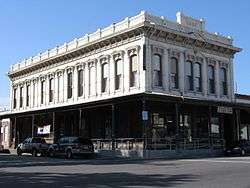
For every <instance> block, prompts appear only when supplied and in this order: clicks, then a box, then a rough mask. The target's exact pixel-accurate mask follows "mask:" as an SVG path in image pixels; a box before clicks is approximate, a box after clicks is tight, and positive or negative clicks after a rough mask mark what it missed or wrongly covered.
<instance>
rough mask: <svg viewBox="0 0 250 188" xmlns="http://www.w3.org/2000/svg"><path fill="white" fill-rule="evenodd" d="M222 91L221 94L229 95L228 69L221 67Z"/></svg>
mask: <svg viewBox="0 0 250 188" xmlns="http://www.w3.org/2000/svg"><path fill="white" fill-rule="evenodd" d="M220 88H221V89H220V91H221V95H227V70H226V69H225V68H220Z"/></svg>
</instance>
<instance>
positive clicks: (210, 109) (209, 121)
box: [207, 106, 212, 148]
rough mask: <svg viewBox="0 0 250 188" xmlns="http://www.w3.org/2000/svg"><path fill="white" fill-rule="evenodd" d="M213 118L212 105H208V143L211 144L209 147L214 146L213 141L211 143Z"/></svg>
mask: <svg viewBox="0 0 250 188" xmlns="http://www.w3.org/2000/svg"><path fill="white" fill-rule="evenodd" d="M211 119H212V107H211V106H209V107H208V124H207V128H208V145H209V148H211V147H212V143H211Z"/></svg>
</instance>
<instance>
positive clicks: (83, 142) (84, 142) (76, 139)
mask: <svg viewBox="0 0 250 188" xmlns="http://www.w3.org/2000/svg"><path fill="white" fill-rule="evenodd" d="M72 143H79V144H87V145H91V144H92V142H91V140H90V139H85V138H75V139H74V140H73V142H72Z"/></svg>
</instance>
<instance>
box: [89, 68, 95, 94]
mask: <svg viewBox="0 0 250 188" xmlns="http://www.w3.org/2000/svg"><path fill="white" fill-rule="evenodd" d="M95 84H96V76H95V66H91V67H90V69H89V94H90V95H95Z"/></svg>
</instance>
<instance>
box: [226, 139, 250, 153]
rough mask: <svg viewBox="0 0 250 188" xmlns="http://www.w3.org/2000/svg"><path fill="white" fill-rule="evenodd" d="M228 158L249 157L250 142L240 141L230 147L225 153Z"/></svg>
mask: <svg viewBox="0 0 250 188" xmlns="http://www.w3.org/2000/svg"><path fill="white" fill-rule="evenodd" d="M225 154H226V155H227V156H229V155H249V154H250V141H248V140H240V141H238V142H236V143H234V144H233V145H232V146H231V147H228V148H227V149H226V151H225Z"/></svg>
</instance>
